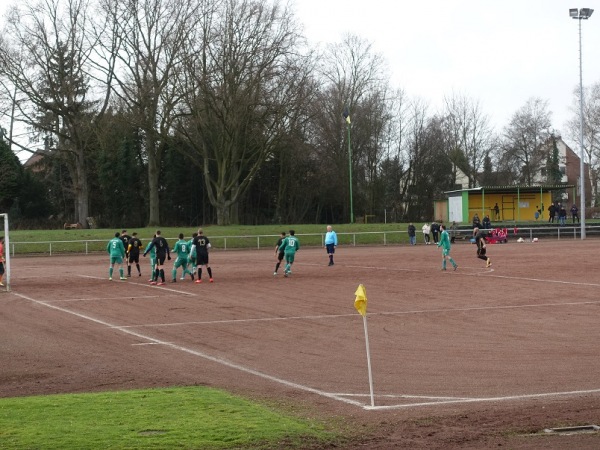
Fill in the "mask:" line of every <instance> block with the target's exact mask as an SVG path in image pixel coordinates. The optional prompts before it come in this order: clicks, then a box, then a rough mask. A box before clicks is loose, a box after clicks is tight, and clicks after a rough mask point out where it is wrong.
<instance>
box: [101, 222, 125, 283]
mask: <svg viewBox="0 0 600 450" xmlns="http://www.w3.org/2000/svg"><path fill="white" fill-rule="evenodd" d="M106 252H107V253H108V255H109V256H110V267H109V269H108V279H109V280H111V281H112V277H113V270H114V266H115V264H117V265H118V266H119V276H120V278H121V280H126V279H127V278H126V277H125V276H124V275H125V274H124V273H123V258H125V247H124V246H123V241H122V240H121V238H120V235H119V232H118V231H117V232H116V233H115V237H114V238H112V239H111V240H110V241H108V244H107V245H106Z"/></svg>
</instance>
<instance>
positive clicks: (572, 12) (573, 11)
mask: <svg viewBox="0 0 600 450" xmlns="http://www.w3.org/2000/svg"><path fill="white" fill-rule="evenodd" d="M569 16H571V17H572V18H573V19H579V10H578V9H577V8H570V9H569Z"/></svg>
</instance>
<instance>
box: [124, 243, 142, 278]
mask: <svg viewBox="0 0 600 450" xmlns="http://www.w3.org/2000/svg"><path fill="white" fill-rule="evenodd" d="M141 248H142V241H140V240H139V239H138V237H137V233H133V235H132V237H131V239H129V246H128V247H127V255H128V257H127V276H128V277H131V265H132V264H133V263H135V267H136V269H137V271H138V276H139V277H141V276H142V271H141V269H140V249H141Z"/></svg>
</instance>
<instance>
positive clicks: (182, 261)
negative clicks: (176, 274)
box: [173, 257, 188, 269]
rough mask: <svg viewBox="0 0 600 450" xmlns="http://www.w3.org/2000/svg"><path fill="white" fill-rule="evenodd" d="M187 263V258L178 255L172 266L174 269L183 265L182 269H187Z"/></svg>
mask: <svg viewBox="0 0 600 450" xmlns="http://www.w3.org/2000/svg"><path fill="white" fill-rule="evenodd" d="M187 265H188V259H187V258H179V257H177V259H176V260H175V264H173V268H174V269H178V268H179V267H183V268H184V269H187Z"/></svg>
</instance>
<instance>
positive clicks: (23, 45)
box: [0, 0, 97, 227]
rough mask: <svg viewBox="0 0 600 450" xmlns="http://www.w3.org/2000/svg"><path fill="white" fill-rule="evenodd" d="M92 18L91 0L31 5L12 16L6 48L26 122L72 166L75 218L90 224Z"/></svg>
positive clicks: (0, 53)
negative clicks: (89, 163)
mask: <svg viewBox="0 0 600 450" xmlns="http://www.w3.org/2000/svg"><path fill="white" fill-rule="evenodd" d="M89 22H90V21H89V7H88V3H87V2H86V1H85V0H68V1H64V2H61V1H59V0H46V1H43V2H40V3H37V4H25V5H24V7H23V8H22V9H14V10H13V11H12V13H11V15H10V16H9V20H8V23H7V27H6V31H5V35H4V38H5V41H4V43H5V44H6V45H3V46H2V48H1V49H0V67H1V69H0V72H2V74H3V75H4V76H5V77H6V78H8V79H9V80H10V82H11V83H12V84H13V85H14V86H15V87H16V90H17V91H18V93H19V95H20V96H22V97H24V98H26V101H20V102H15V105H16V106H17V107H18V108H19V117H20V120H21V121H22V122H24V123H25V124H26V125H28V126H29V127H31V128H32V129H34V130H36V131H37V132H38V133H39V134H40V135H42V136H43V139H44V142H45V149H46V150H47V157H48V158H54V159H55V160H57V161H58V162H59V164H64V165H65V166H66V167H67V168H68V171H69V177H68V178H67V179H66V180H64V182H65V185H64V187H65V188H67V189H69V190H70V191H71V192H72V194H73V197H74V202H75V207H74V210H75V215H76V217H75V220H77V221H79V222H80V223H81V224H82V225H83V226H85V227H87V221H86V219H87V217H88V215H89V214H88V212H89V182H88V170H89V168H88V161H87V160H88V152H89V148H90V145H91V144H90V142H91V140H92V138H93V133H92V132H91V130H90V125H91V124H92V123H93V117H94V114H95V111H96V107H97V102H96V101H94V99H90V97H91V96H90V91H91V87H92V86H91V83H90V77H89V75H88V73H89V70H90V55H91V53H92V51H93V43H92V44H90V42H89V41H88V39H87V36H86V33H85V29H86V27H87V26H88V24H89ZM15 97H16V95H15Z"/></svg>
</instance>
